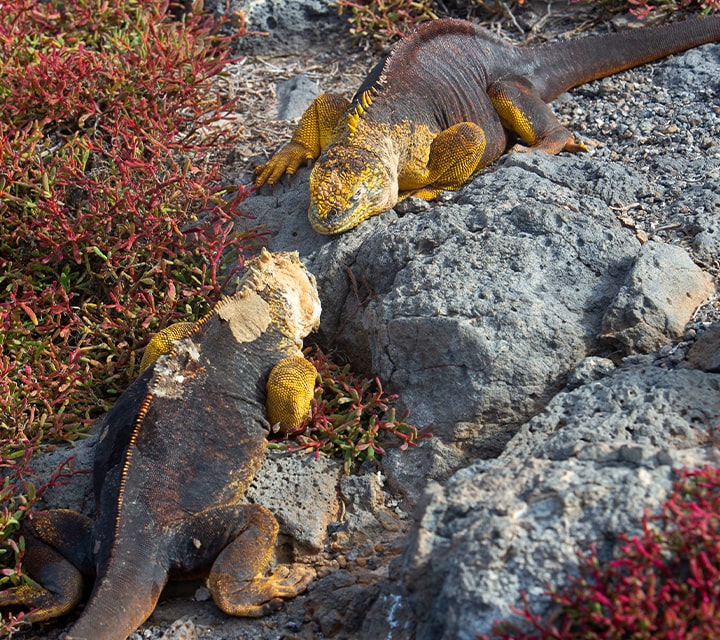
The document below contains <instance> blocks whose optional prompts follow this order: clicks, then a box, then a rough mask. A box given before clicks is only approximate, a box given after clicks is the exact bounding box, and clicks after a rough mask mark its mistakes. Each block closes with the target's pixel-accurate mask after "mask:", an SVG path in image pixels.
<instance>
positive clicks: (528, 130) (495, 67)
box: [256, 16, 720, 234]
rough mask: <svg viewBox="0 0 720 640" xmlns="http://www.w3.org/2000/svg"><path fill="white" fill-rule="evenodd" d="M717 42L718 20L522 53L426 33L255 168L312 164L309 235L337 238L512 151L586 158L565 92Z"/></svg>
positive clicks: (478, 33)
mask: <svg viewBox="0 0 720 640" xmlns="http://www.w3.org/2000/svg"><path fill="white" fill-rule="evenodd" d="M719 40H720V17H718V16H715V17H707V18H700V19H694V20H688V21H685V22H680V23H676V24H671V25H668V26H664V27H654V28H652V27H648V28H643V29H632V30H628V31H623V32H621V33H613V34H606V35H600V36H591V37H585V38H576V39H573V40H568V41H564V42H552V43H548V44H544V45H540V46H533V47H516V46H513V45H511V44H508V43H506V42H503V41H502V40H500V39H498V38H496V37H495V36H493V35H492V34H491V33H490V32H488V31H486V30H484V29H482V28H480V27H478V26H476V25H474V24H473V23H471V22H466V21H463V20H455V19H444V20H436V21H433V22H427V23H424V24H422V25H421V26H420V27H419V28H418V29H417V30H416V31H415V32H413V33H412V34H410V35H409V36H407V37H406V38H404V39H402V40H401V41H400V42H399V43H398V44H397V45H396V46H395V47H394V49H393V50H392V52H391V53H390V55H389V56H388V57H387V58H386V59H385V60H383V61H382V62H380V63H379V64H378V65H377V66H376V67H375V68H374V69H373V70H372V71H371V72H370V74H369V75H368V76H367V78H366V79H365V81H364V82H363V83H362V85H361V86H360V88H359V89H358V91H357V93H356V94H355V97H354V98H353V100H352V101H351V102H349V101H348V100H346V99H345V98H342V97H340V96H337V95H333V94H323V95H321V96H319V97H317V98H316V99H315V100H314V101H313V103H312V104H311V105H310V107H309V108H308V110H307V111H306V112H305V113H304V114H303V116H302V118H301V120H300V123H299V124H298V126H297V128H296V129H295V132H294V133H293V136H292V140H291V141H290V142H289V143H288V144H287V145H285V146H284V147H283V148H282V149H280V151H279V152H278V153H276V154H275V155H274V156H273V157H272V158H271V159H270V161H269V162H267V163H266V164H264V165H262V166H260V167H258V168H257V169H256V184H258V185H259V186H262V185H263V184H265V183H269V184H275V183H276V182H277V181H278V180H279V179H280V177H281V176H282V174H283V173H285V172H287V173H290V174H292V173H294V172H295V171H296V169H297V168H298V167H299V166H300V165H301V164H303V163H305V162H307V161H308V160H316V159H317V160H318V162H317V164H316V165H315V167H314V168H313V170H312V173H311V174H310V210H309V212H308V218H309V220H310V224H311V225H312V226H313V228H314V229H315V230H316V231H319V232H320V233H326V234H329V233H339V232H342V231H346V230H348V229H351V228H353V227H354V226H356V225H357V224H359V223H360V222H362V221H363V220H365V219H367V218H369V217H371V216H374V215H376V214H378V213H381V212H382V211H386V210H387V209H390V208H391V207H393V206H394V205H395V204H396V203H397V202H398V200H401V199H403V198H406V197H408V196H415V197H419V198H424V199H426V200H432V199H434V198H435V197H436V196H437V195H438V193H440V192H441V191H443V190H454V189H457V188H459V187H460V186H461V185H462V184H463V183H465V182H466V181H467V180H468V179H469V178H470V176H471V175H472V174H473V173H474V172H475V171H477V170H478V169H481V168H483V167H485V166H487V165H488V164H490V163H491V162H493V161H494V160H496V159H497V158H498V157H499V156H501V155H502V154H503V153H504V152H505V150H506V149H507V147H508V144H509V142H510V141H511V140H512V139H513V138H520V139H521V140H522V142H523V143H524V145H523V144H516V145H515V146H514V147H512V149H513V150H515V151H535V150H537V151H545V152H546V153H553V154H555V153H559V152H560V151H573V152H577V151H585V150H586V148H585V147H584V146H583V145H582V144H580V143H578V142H576V141H575V140H574V138H573V135H572V133H571V132H570V131H568V129H566V128H565V127H564V126H562V125H561V124H560V122H559V121H558V120H557V118H556V117H555V115H553V113H552V111H551V110H550V108H549V107H548V106H547V103H548V102H550V101H552V100H554V99H555V98H556V97H557V96H559V95H560V94H561V93H563V92H564V91H567V90H568V89H570V88H572V87H575V86H577V85H580V84H583V83H585V82H589V81H590V80H595V79H597V78H601V77H603V76H606V75H610V74H612V73H616V72H618V71H622V70H624V69H628V68H630V67H634V66H637V65H641V64H644V63H646V62H650V61H651V60H656V59H658V58H662V57H664V56H667V55H670V54H671V53H676V52H679V51H684V50H686V49H690V48H692V47H696V46H698V45H700V44H703V43H707V42H716V41H719Z"/></svg>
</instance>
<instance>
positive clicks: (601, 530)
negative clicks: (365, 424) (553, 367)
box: [368, 365, 720, 640]
mask: <svg viewBox="0 0 720 640" xmlns="http://www.w3.org/2000/svg"><path fill="white" fill-rule="evenodd" d="M715 425H720V376H719V375H708V374H703V373H701V372H699V371H689V370H683V371H677V370H676V371H668V370H665V369H660V368H654V367H645V366H637V365H636V366H631V367H628V368H626V369H621V370H619V371H618V372H617V373H614V374H611V375H609V376H607V377H605V378H603V379H601V380H599V381H596V382H592V383H589V384H587V385H584V386H582V387H579V388H578V389H575V390H573V391H570V392H563V393H560V394H558V395H557V396H556V397H555V398H554V399H553V400H552V402H550V404H549V405H548V407H547V408H546V409H545V410H544V411H543V412H542V413H541V414H539V415H538V416H536V417H535V418H533V419H532V420H530V421H529V422H528V423H527V424H526V425H525V426H524V427H523V428H522V429H521V430H520V432H519V433H518V434H517V435H516V436H515V437H514V438H513V439H512V440H511V441H510V442H509V444H508V446H507V447H506V449H505V450H504V451H503V453H502V454H501V455H500V456H499V457H498V458H497V459H495V460H481V461H477V462H475V463H473V464H471V465H470V466H468V467H466V468H464V469H462V470H461V471H459V472H458V473H456V474H455V475H454V476H453V477H452V478H451V479H450V480H449V481H448V482H446V483H445V484H444V486H443V485H440V484H433V485H431V486H430V487H429V488H428V491H427V493H426V504H425V505H424V508H423V510H422V517H421V518H420V521H419V523H418V526H417V527H416V528H415V530H414V531H413V533H412V535H411V537H410V540H409V542H408V545H407V548H406V551H405V554H404V556H403V560H402V563H401V564H400V566H399V567H398V573H399V581H398V582H399V585H398V589H397V591H396V595H398V596H403V597H404V600H405V602H406V603H408V604H409V608H410V610H411V611H412V613H413V614H414V618H415V620H416V625H417V628H416V631H417V638H418V640H424V639H431V638H432V639H435V638H443V639H447V640H450V639H453V640H454V639H458V640H472V639H474V638H475V637H476V634H477V633H487V632H488V631H489V629H490V627H491V625H492V623H493V621H494V620H498V619H506V618H508V617H512V612H511V611H510V609H509V605H511V604H513V603H518V602H520V590H521V589H523V590H525V591H526V592H527V593H528V595H529V597H530V601H531V602H533V604H534V609H535V610H536V611H542V610H543V606H544V605H546V604H547V602H548V600H547V598H546V597H544V596H543V592H544V590H545V589H546V586H547V584H549V583H552V584H556V585H557V584H563V582H564V580H565V578H566V576H567V575H568V574H571V573H574V572H575V568H576V558H575V551H576V550H577V549H578V548H580V549H588V548H589V545H590V544H595V545H596V547H597V549H598V554H599V556H600V558H601V559H609V558H611V557H612V556H613V553H614V552H615V551H616V550H617V540H616V536H617V534H618V533H620V532H627V533H628V534H630V535H633V534H636V533H639V526H638V525H639V515H640V514H641V513H642V510H643V508H648V507H651V506H652V505H658V504H660V502H662V501H663V500H664V499H665V498H666V497H667V496H668V493H669V490H670V488H671V484H672V480H673V471H672V470H673V469H677V468H680V467H684V466H687V467H689V468H695V467H698V466H702V465H704V464H706V463H712V464H714V465H717V464H718V463H720V453H719V452H718V449H717V444H718V440H717V431H716V430H714V429H713V426H715ZM379 608H380V607H379ZM375 613H376V615H374V616H371V619H372V620H373V621H378V620H386V619H387V617H388V615H387V612H386V613H385V614H384V615H379V612H375ZM375 623H376V622H375ZM370 630H372V632H373V636H372V637H385V636H383V635H382V632H381V628H379V627H378V626H373V627H371V628H370V629H368V631H370ZM388 632H389V629H387V630H386V633H388ZM368 637H371V636H370V635H368Z"/></svg>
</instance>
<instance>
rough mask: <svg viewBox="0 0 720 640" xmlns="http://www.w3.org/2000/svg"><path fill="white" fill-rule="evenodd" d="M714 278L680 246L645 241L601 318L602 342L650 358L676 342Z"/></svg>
mask: <svg viewBox="0 0 720 640" xmlns="http://www.w3.org/2000/svg"><path fill="white" fill-rule="evenodd" d="M714 292H715V284H714V282H713V279H712V278H711V277H710V276H709V275H707V274H706V273H704V272H703V271H702V270H701V269H700V267H698V266H697V265H696V264H695V263H694V262H693V261H692V260H691V259H690V256H689V255H688V254H687V253H686V252H685V251H684V250H683V249H681V248H680V247H676V246H673V245H669V244H662V243H659V242H648V243H647V244H645V245H644V246H643V247H642V249H641V251H640V254H639V255H638V257H637V260H636V261H635V264H634V265H633V268H632V269H631V270H630V273H629V274H628V276H627V279H626V281H625V282H624V283H623V285H622V287H620V290H619V291H618V293H617V296H616V298H615V300H613V302H612V304H611V305H610V308H609V309H608V310H607V311H606V313H605V315H604V316H603V319H602V332H603V337H604V338H608V339H609V340H611V341H612V342H614V343H616V344H618V345H619V346H620V347H621V348H623V351H624V352H625V353H638V352H640V353H650V352H652V351H655V350H657V349H659V348H660V347H661V346H662V345H663V344H664V343H666V342H667V341H668V338H680V337H681V336H682V334H683V332H684V331H685V326H686V325H687V323H688V322H689V321H690V319H691V318H692V316H693V314H694V313H695V310H696V309H697V308H698V307H699V306H700V304H701V303H702V302H704V301H705V300H707V299H708V298H709V297H710V296H711V295H712V294H713V293H714Z"/></svg>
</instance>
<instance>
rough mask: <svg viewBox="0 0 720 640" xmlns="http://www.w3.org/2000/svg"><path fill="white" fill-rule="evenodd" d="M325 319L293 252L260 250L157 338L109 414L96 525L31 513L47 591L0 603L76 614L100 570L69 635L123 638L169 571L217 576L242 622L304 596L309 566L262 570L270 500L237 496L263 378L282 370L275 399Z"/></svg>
mask: <svg viewBox="0 0 720 640" xmlns="http://www.w3.org/2000/svg"><path fill="white" fill-rule="evenodd" d="M319 317H320V301H319V298H318V295H317V291H316V289H315V283H314V278H313V277H312V276H311V275H310V274H309V273H308V272H307V271H306V270H305V268H304V267H303V266H302V264H301V263H300V261H299V260H298V258H297V255H296V254H272V255H271V254H269V253H267V252H266V251H263V253H262V255H261V256H260V257H258V258H256V259H255V260H254V261H253V262H252V263H251V265H250V267H249V270H248V272H247V274H246V275H245V277H244V278H243V280H242V281H241V283H240V288H239V290H238V292H237V293H235V294H234V295H232V296H230V297H228V298H226V299H225V300H223V301H221V302H219V303H218V304H217V305H216V307H215V308H214V309H213V310H212V311H211V312H210V313H209V314H208V315H207V316H205V317H204V318H203V319H202V320H200V321H198V322H197V323H194V324H192V325H189V326H186V327H184V328H182V329H183V331H182V332H181V333H182V334H183V335H185V336H187V337H186V338H185V339H183V340H181V341H179V342H174V343H172V344H171V343H167V344H165V345H164V346H161V348H160V351H164V350H166V348H167V347H168V346H171V347H172V350H171V352H170V353H169V354H168V355H167V356H166V357H164V358H160V359H158V360H157V361H156V362H155V363H154V364H152V365H151V366H149V367H148V368H146V369H145V371H144V372H143V373H141V375H140V376H139V377H138V378H137V380H135V382H134V383H133V384H132V385H131V386H130V387H129V388H128V389H127V391H126V392H125V393H124V394H123V395H122V396H121V397H120V398H119V399H118V401H117V402H116V403H115V405H114V406H113V407H112V408H111V409H110V411H109V412H108V413H107V414H106V415H105V416H104V418H103V419H102V420H101V422H100V424H99V432H100V436H99V441H98V443H97V449H96V453H95V462H94V469H93V480H94V490H95V497H96V506H97V517H96V519H95V521H94V522H92V521H91V520H89V519H88V518H87V517H85V516H81V515H79V514H77V513H74V512H72V511H67V510H54V511H45V512H37V513H35V514H34V516H33V517H32V518H26V519H25V520H24V521H23V526H24V530H23V532H24V535H25V539H26V545H27V546H26V556H25V561H24V562H25V565H24V566H25V568H26V570H27V571H28V573H29V574H30V575H31V577H33V578H34V579H35V580H36V581H37V582H38V583H39V584H40V585H41V586H39V587H35V586H30V585H23V586H20V587H16V588H13V589H10V590H7V591H5V592H2V593H0V606H18V605H19V606H23V607H27V608H32V609H34V611H33V612H31V613H29V614H28V615H27V616H26V617H25V619H26V620H27V621H29V622H36V621H42V620H47V619H50V618H53V617H56V616H59V615H62V614H65V613H68V612H70V611H72V610H73V609H74V608H75V607H76V606H77V604H78V603H79V602H80V600H81V597H82V591H83V579H82V574H87V575H90V576H95V581H94V586H93V590H92V593H91V595H90V599H89V601H88V604H87V605H86V607H85V609H84V611H83V613H82V615H81V617H80V618H79V620H78V621H77V622H76V623H75V624H74V625H73V627H72V628H71V629H70V631H69V633H68V635H67V636H66V639H67V640H78V639H80V638H83V639H88V640H123V639H124V638H126V637H127V636H128V635H129V634H130V633H132V632H133V631H134V630H135V629H136V628H137V627H138V626H139V625H140V624H142V623H143V622H144V621H145V620H146V619H147V617H148V616H149V615H150V614H151V613H152V611H153V609H154V608H155V605H156V603H157V601H158V598H159V597H160V593H161V591H162V589H163V587H164V586H165V584H166V582H167V581H168V579H172V578H178V577H180V578H182V577H185V578H187V577H196V576H200V575H202V574H208V575H209V578H208V586H209V588H210V592H211V594H212V596H213V599H214V601H215V603H216V604H217V605H218V607H220V609H222V610H223V611H224V612H226V613H228V614H231V615H239V616H258V615H263V614H265V613H268V612H270V611H272V610H273V609H274V608H276V607H277V606H278V605H279V603H280V600H279V598H285V597H291V596H295V595H297V594H298V593H300V592H302V591H303V590H304V589H305V587H306V586H307V584H308V583H309V582H310V580H311V579H312V571H311V570H310V569H309V567H306V566H304V565H301V564H297V565H287V566H281V567H280V568H279V569H278V570H277V571H276V572H275V573H274V574H272V575H270V576H269V577H263V576H262V575H261V572H262V570H263V569H264V568H265V566H266V565H267V563H268V561H269V559H270V555H271V552H272V549H273V544H274V542H275V538H276V534H277V530H278V525H277V522H276V520H275V518H274V517H273V516H272V514H270V512H269V511H267V509H265V508H264V507H262V506H259V505H251V504H238V503H239V501H240V499H241V498H242V495H243V493H244V491H245V489H246V488H247V486H248V485H249V483H250V481H251V480H252V478H253V476H254V475H255V473H256V471H257V470H258V468H259V467H260V464H261V462H262V460H263V457H264V454H265V448H266V436H267V434H268V427H269V424H268V422H267V420H266V419H265V415H264V413H265V412H264V400H265V384H266V381H267V380H268V376H269V374H270V373H271V370H272V371H273V372H280V374H279V376H280V379H281V381H280V384H279V385H275V387H273V388H272V389H271V392H273V393H275V394H276V395H277V393H278V389H280V388H281V387H282V386H283V379H284V380H285V381H287V380H290V382H291V383H292V384H295V385H297V380H298V379H297V377H296V376H295V375H294V373H293V371H294V369H295V368H297V367H298V364H297V360H298V359H302V352H301V351H300V348H299V347H300V345H301V343H302V338H303V337H305V336H306V335H307V334H308V333H309V332H310V331H311V330H312V329H313V328H314V327H316V325H317V323H318V321H319ZM166 337H167V336H166ZM157 346H158V345H157V344H156V347H157ZM154 355H155V356H156V355H157V353H155V354H154ZM307 366H310V367H312V365H309V363H308V365H307ZM307 366H305V367H300V369H301V370H303V371H306V370H307ZM312 381H313V382H314V376H313V377H312ZM279 393H281V394H282V392H281V391H280V392H279ZM268 402H269V404H270V405H272V404H273V399H272V398H268ZM278 411H279V413H280V415H281V416H282V412H283V408H282V407H276V412H278ZM305 411H307V407H305Z"/></svg>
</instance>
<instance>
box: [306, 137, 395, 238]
mask: <svg viewBox="0 0 720 640" xmlns="http://www.w3.org/2000/svg"><path fill="white" fill-rule="evenodd" d="M382 155H383V156H387V155H388V154H385V153H383V154H382ZM397 200H398V183H397V162H396V161H394V159H393V158H387V157H381V155H379V154H377V153H375V152H371V151H368V150H367V149H363V148H361V147H354V146H346V147H344V148H342V149H339V148H338V149H334V148H333V147H331V148H329V149H328V153H327V155H326V156H325V157H324V158H321V159H320V161H319V162H318V163H317V164H316V165H315V167H314V168H313V170H312V172H311V174H310V209H309V210H308V220H309V221H310V224H311V226H312V228H313V229H315V231H317V232H318V233H323V234H334V233H342V232H343V231H348V230H349V229H352V228H353V227H355V226H357V225H358V224H360V223H361V222H362V221H363V220H367V219H368V218H370V217H372V216H375V215H377V214H379V213H382V212H383V211H387V210H388V209H391V208H392V207H393V206H394V205H395V204H396V203H397Z"/></svg>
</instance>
